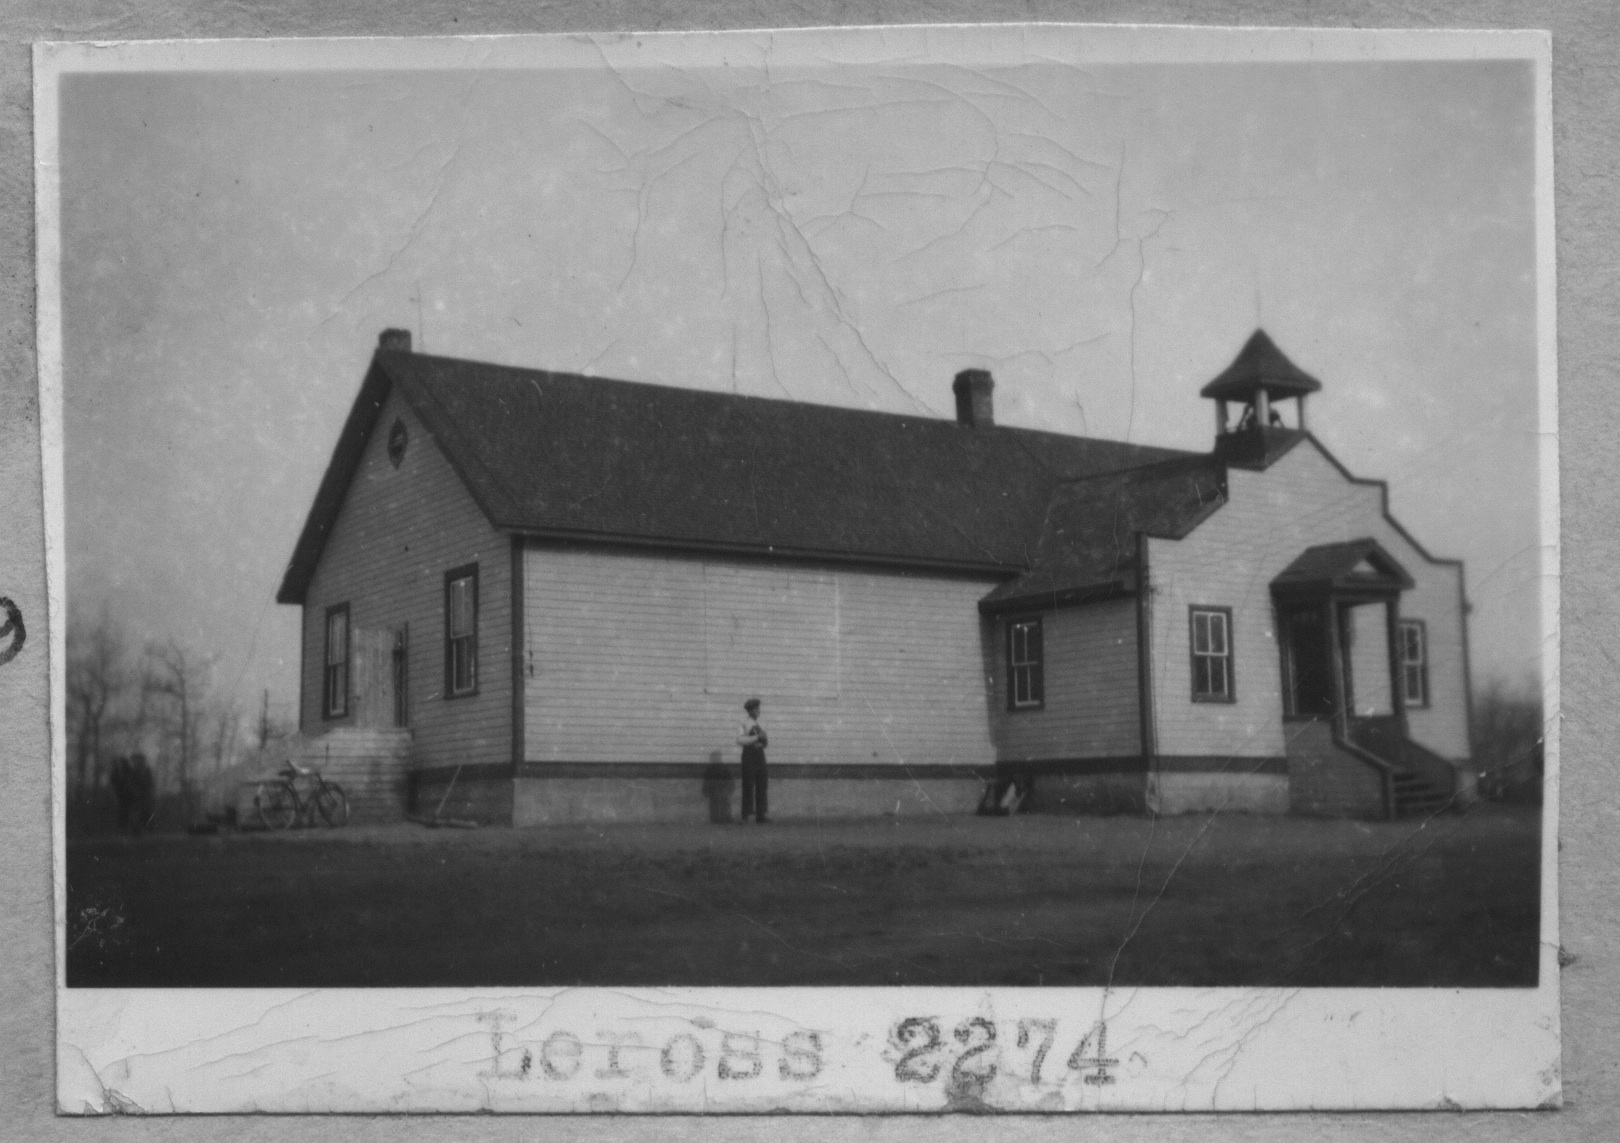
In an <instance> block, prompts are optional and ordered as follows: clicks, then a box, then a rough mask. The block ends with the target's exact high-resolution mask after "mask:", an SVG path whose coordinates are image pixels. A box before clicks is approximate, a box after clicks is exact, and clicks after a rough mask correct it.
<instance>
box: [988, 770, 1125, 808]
mask: <svg viewBox="0 0 1620 1143" xmlns="http://www.w3.org/2000/svg"><path fill="white" fill-rule="evenodd" d="M1031 783H1032V784H1031V786H1030V791H1029V796H1028V797H1027V798H1026V799H1025V800H1024V804H1023V806H1022V807H1020V810H1019V812H1020V813H1026V814H1140V813H1145V812H1146V810H1147V775H1146V774H1142V773H1135V774H1037V775H1035V776H1034V777H1033V778H1032V779H1031Z"/></svg>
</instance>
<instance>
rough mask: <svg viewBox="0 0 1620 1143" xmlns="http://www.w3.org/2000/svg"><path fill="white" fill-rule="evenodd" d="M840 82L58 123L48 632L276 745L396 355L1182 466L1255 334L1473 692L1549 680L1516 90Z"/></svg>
mask: <svg viewBox="0 0 1620 1143" xmlns="http://www.w3.org/2000/svg"><path fill="white" fill-rule="evenodd" d="M761 42H763V41H761ZM864 54H865V56H866V57H867V58H866V60H865V61H864V62H862V63H859V64H851V63H843V64H827V65H822V66H805V65H804V64H802V63H793V62H780V61H777V60H776V59H774V58H767V57H766V56H765V55H764V54H763V53H762V52H760V51H753V52H748V51H741V52H734V53H732V58H730V59H728V60H727V61H726V62H725V63H724V65H722V66H705V67H700V68H693V67H681V66H674V65H672V63H671V62H670V58H669V57H670V55H671V53H670V52H668V51H661V53H660V54H659V55H658V57H657V58H648V59H646V60H645V61H640V59H639V57H634V59H633V60H632V64H633V65H634V64H637V63H639V66H626V65H625V64H624V63H622V62H620V61H622V60H623V59H624V58H625V56H624V51H623V50H622V47H621V50H620V51H619V53H618V56H617V57H616V58H615V63H616V66H613V67H610V66H608V65H607V63H606V62H605V61H606V60H607V59H608V56H607V55H605V54H604V53H603V52H602V51H600V50H596V49H590V50H586V49H584V48H577V50H575V51H574V54H573V56H572V57H571V61H572V62H573V63H574V64H575V65H576V66H571V67H568V68H566V69H552V70H525V69H508V70H499V71H493V70H480V71H474V70H459V71H448V70H447V71H410V72H393V73H389V72H359V71H349V72H330V71H328V72H320V71H286V72H282V73H264V72H254V73H234V74H233V73H211V74H204V73H196V72H192V73H170V74H112V75H93V76H72V77H69V78H68V79H66V80H64V84H63V88H62V104H61V106H62V118H61V132H62V133H61V163H62V168H61V178H62V249H63V341H64V399H65V406H66V407H65V422H64V424H65V442H64V443H65V469H66V485H65V499H66V514H67V533H66V547H67V585H68V590H69V598H70V601H71V605H72V607H73V608H74V609H75V610H78V611H84V610H89V609H94V608H98V607H100V606H101V605H102V603H103V602H104V601H106V602H109V603H110V605H111V607H112V609H113V611H114V612H115V614H117V615H118V616H119V617H120V618H121V619H122V620H123V622H124V623H125V624H126V625H127V626H128V627H129V628H130V629H131V631H132V632H133V633H134V634H135V635H136V636H137V637H138V638H144V637H149V636H158V635H165V636H166V635H170V634H172V635H174V636H176V637H179V638H181V639H182V640H185V641H188V642H190V643H191V644H193V645H194V646H195V647H197V648H198V649H199V650H202V651H205V652H207V653H210V654H213V655H215V656H217V664H216V668H215V679H216V682H217V683H218V684H219V685H220V686H221V687H223V688H224V689H226V690H231V689H235V690H236V691H237V692H238V693H239V694H240V695H241V696H242V699H243V702H244V704H256V702H257V695H258V692H259V690H260V689H261V688H266V687H268V688H269V689H270V690H271V691H272V697H273V700H274V701H278V702H285V703H288V704H290V703H291V702H292V699H293V696H294V694H295V689H294V688H295V686H296V673H297V657H298V647H297V611H296V609H295V608H288V607H281V606H278V605H277V604H275V603H274V602H273V596H274V594H275V591H276V588H277V586H278V584H279V582H280V579H281V576H282V573H283V572H284V570H285V567H286V563H287V560H288V557H289V556H290V554H291V552H292V547H293V544H294V541H295V540H296V538H297V536H298V533H299V530H300V528H301V527H302V525H303V521H304V518H305V515H306V513H307V511H308V509H309V505H310V501H311V499H312V498H313V495H314V492H315V488H316V486H317V484H318V482H319V480H320V477H321V474H322V471H323V469H324V467H325V464H326V462H327V459H328V457H329V456H330V453H331V449H332V446H333V444H334V442H335V440H336V438H337V434H338V430H339V428H340V426H341V424H342V421H343V418H344V416H345V415H346V413H347V411H348V408H349V406H350V403H351V402H352V400H353V398H354V395H355V392H356V390H357V388H358V386H359V384H360V381H361V379H362V376H363V374H364V371H365V368H366V363H367V360H368V358H369V356H370V353H371V351H372V349H373V347H374V346H375V343H376V336H377V333H378V331H379V330H381V329H382V328H383V327H385V326H390V325H395V326H404V327H408V328H410V329H412V330H414V331H415V334H416V339H417V347H418V348H425V349H426V350H427V351H429V352H432V353H438V354H448V355H454V356H462V357H469V358H476V359H481V360H488V361H498V362H504V363H510V364H519V365H527V366H533V367H537V368H546V369H557V370H573V371H582V372H588V373H594V374H598V375H601V376H610V377H621V378H627V379H631V380H638V381H655V382H660V383H664V384H671V385H682V386H691V387H701V388H715V389H727V390H735V391H737V392H741V393H750V394H757V395H763V396H776V397H791V398H793V399H795V400H803V401H814V402H823V403H831V404H840V405H851V406H857V407H863V408H874V409H883V410H889V411H895V412H919V411H921V412H927V413H931V414H935V415H939V416H946V415H949V413H950V411H951V408H952V401H951V395H950V381H951V378H952V376H953V375H954V374H955V373H956V371H957V370H959V369H962V368H965V367H968V366H982V367H987V368H989V369H991V370H992V371H993V372H994V374H995V377H996V383H997V386H996V414H997V419H998V420H999V421H1001V422H1003V423H1006V424H1013V425H1021V426H1027V427H1039V428H1046V429H1053V430H1057V431H1062V432H1072V433H1086V434H1090V435H1095V436H1102V437H1109V438H1116V439H1130V440H1134V441H1142V442H1150V443H1154V444H1163V445H1171V446H1177V447H1183V448H1190V449H1206V448H1208V447H1209V444H1210V438H1211V434H1212V422H1213V417H1212V414H1211V412H1210V411H1209V408H1208V403H1207V402H1205V401H1202V400H1200V399H1199V397H1198V389H1199V387H1200V386H1201V385H1202V384H1203V383H1204V382H1205V381H1207V380H1208V379H1209V378H1210V377H1212V376H1213V375H1214V374H1215V373H1217V372H1218V371H1219V370H1220V369H1222V368H1223V367H1224V366H1225V365H1226V364H1227V362H1228V361H1229V360H1230V359H1231V357H1232V355H1233V354H1234V353H1235V352H1236V351H1237V350H1238V348H1239V347H1240V346H1241V345H1242V343H1243V341H1244V340H1245V339H1246V338H1247V337H1248V336H1249V334H1250V333H1251V332H1252V331H1253V329H1254V328H1255V327H1256V326H1257V325H1262V326H1264V327H1265V329H1266V330H1267V331H1268V332H1269V333H1271V335H1272V336H1273V338H1274V339H1275V340H1276V341H1277V343H1278V344H1279V345H1280V346H1281V347H1282V348H1283V350H1284V351H1285V352H1286V353H1288V354H1289V355H1290V356H1291V357H1292V358H1293V359H1294V361H1295V362H1296V363H1297V364H1299V365H1300V366H1301V367H1303V368H1304V369H1306V370H1308V371H1309V372H1311V373H1313V374H1314V375H1315V376H1317V377H1318V378H1319V379H1320V380H1321V381H1322V384H1323V392H1322V393H1321V394H1320V395H1319V397H1317V398H1314V399H1313V406H1312V409H1311V427H1312V429H1313V430H1314V431H1315V432H1316V433H1317V435H1318V436H1319V437H1320V438H1321V439H1322V441H1323V442H1324V443H1325V444H1326V445H1327V447H1328V448H1329V449H1331V450H1332V451H1333V452H1334V453H1335V454H1336V455H1337V456H1338V457H1339V458H1340V459H1341V460H1342V461H1344V462H1345V463H1346V464H1347V465H1348V466H1349V467H1350V468H1351V469H1352V470H1353V471H1355V472H1356V473H1357V474H1358V475H1362V476H1368V477H1379V478H1385V479H1388V480H1389V481H1390V502H1391V507H1392V509H1393V511H1394V513H1395V515H1396V516H1397V518H1399V519H1400V520H1401V521H1402V522H1403V523H1405V524H1406V525H1407V526H1408V527H1409V528H1410V529H1411V530H1412V531H1413V532H1414V533H1415V534H1416V536H1417V537H1418V539H1419V540H1420V541H1421V542H1423V543H1424V544H1425V545H1426V546H1427V547H1428V548H1429V550H1430V551H1432V552H1434V553H1436V554H1439V555H1446V556H1458V557H1461V558H1463V559H1464V560H1466V561H1467V574H1468V586H1469V591H1470V596H1471V598H1472V600H1473V603H1474V612H1473V615H1472V620H1471V623H1472V626H1471V636H1472V639H1473V655H1474V677H1475V680H1476V683H1487V682H1490V681H1492V680H1495V679H1500V680H1504V681H1508V682H1510V683H1520V682H1528V681H1529V680H1531V679H1533V678H1534V677H1535V675H1536V665H1537V662H1538V656H1539V654H1540V648H1539V640H1538V631H1539V618H1538V604H1537V596H1536V574H1537V564H1536V558H1537V557H1536V553H1537V547H1536V544H1537V535H1538V532H1537V526H1538V525H1537V505H1538V493H1537V490H1536V473H1537V467H1536V451H1535V450H1536V381H1535V367H1536V346H1535V280H1534V237H1535V233H1534V223H1535V212H1534V204H1533V162H1532V161H1533V118H1532V81H1531V67H1530V65H1529V64H1528V63H1517V62H1488V61H1487V62H1435V63H1408V62H1383V63H1377V62H1371V63H1310V64H1305V63H1298V64H1286V63H1221V64H1196V65H1194V64H1171V65H1149V64H1120V65H1088V66H1086V67H1084V68H1081V67H1077V66H1073V65H1071V64H1067V63H1063V62H1060V60H1058V59H1054V58H1045V57H1042V58H1035V57H1034V56H1033V55H1032V56H1031V57H1030V58H1028V59H1027V60H1026V61H1025V62H1022V63H1019V62H1016V61H1015V60H1014V61H1009V60H1007V59H1006V54H1005V52H1003V53H1001V56H1002V60H1001V62H1000V63H998V64H997V66H994V67H983V66H973V63H974V56H973V53H972V51H971V50H963V49H962V48H961V45H960V42H958V43H957V44H956V46H954V47H953V48H952V49H951V50H950V51H949V52H940V53H932V54H931V53H911V54H910V55H908V57H907V58H906V59H904V60H896V59H886V58H885V57H886V55H887V54H888V53H886V52H885V51H868V52H865V53H864ZM1048 54H1049V53H1048ZM651 55H652V53H649V56H651ZM941 55H944V56H945V57H946V58H944V59H941V58H940V56H941ZM288 709H290V706H289V708H288Z"/></svg>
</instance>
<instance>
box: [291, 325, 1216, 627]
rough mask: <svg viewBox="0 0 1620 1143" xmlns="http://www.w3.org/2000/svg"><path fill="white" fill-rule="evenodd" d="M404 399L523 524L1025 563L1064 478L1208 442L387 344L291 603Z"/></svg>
mask: <svg viewBox="0 0 1620 1143" xmlns="http://www.w3.org/2000/svg"><path fill="white" fill-rule="evenodd" d="M393 392H397V393H398V394H399V395H400V396H401V398H402V399H403V400H404V401H405V402H407V404H408V405H409V406H410V408H411V409H412V411H413V412H414V413H415V414H416V415H417V417H418V418H419V419H420V420H421V421H422V423H423V425H424V427H425V428H426V429H427V431H428V432H429V433H430V434H431V435H432V436H433V438H434V440H435V441H436V442H437V443H438V445H439V447H440V448H441V449H442V450H443V451H444V453H445V456H446V457H447V459H448V460H449V461H450V463H451V465H452V466H453V467H454V468H455V470H456V471H457V473H458V474H459V475H460V476H461V478H462V480H463V481H464V482H465V483H466V485H467V488H468V491H469V492H470V493H471V494H472V496H473V499H474V500H475V501H476V503H477V504H478V505H479V507H480V508H481V509H482V510H483V512H484V513H485V514H486V515H487V516H488V517H489V520H490V522H491V523H492V524H494V525H495V526H496V527H498V528H501V529H504V530H507V531H510V532H515V533H520V534H524V535H536V536H551V537H560V538H577V539H599V540H614V541H626V542H642V543H654V544H658V545H661V546H686V547H693V548H701V549H712V550H724V551H734V552H758V553H772V554H776V555H800V556H806V557H817V558H835V559H858V560H866V561H878V562H884V563H891V564H900V565H909V566H918V567H925V566H926V567H936V568H942V569H950V570H960V571H985V572H994V573H999V574H1007V575H1011V574H1015V573H1017V572H1020V571H1023V570H1024V569H1026V568H1028V567H1030V565H1031V564H1032V562H1033V561H1034V551H1033V546H1034V543H1035V539H1036V537H1037V536H1039V535H1040V533H1041V525H1042V521H1043V519H1044V517H1045V515H1046V513H1047V507H1048V504H1049V502H1050V501H1051V500H1052V495H1053V491H1054V489H1056V488H1057V487H1058V485H1059V484H1061V483H1062V482H1064V481H1073V480H1077V479H1083V478H1086V477H1091V476H1095V475H1098V474H1102V473H1108V472H1117V471H1119V470H1122V469H1127V468H1133V467H1141V466H1143V465H1149V464H1154V463H1156V462H1160V461H1163V460H1166V459H1168V458H1176V457H1187V456H1191V455H1193V454H1188V453H1183V452H1178V451H1176V450H1172V449H1163V448H1154V447H1150V446H1145V445H1132V444H1124V443H1121V442H1118V441H1107V440H1096V439H1091V438H1085V437H1071V436H1065V435H1062V434H1058V433H1047V432H1039V431H1035V430H1030V429H1016V428H1009V427H1006V426H981V427H975V428H967V427H964V426H961V425H958V424H957V423H956V422H954V421H946V420H941V419H938V418H934V417H926V416H910V415H898V414H892V413H874V412H868V411H864V410H856V409H844V408H836V407H831V406H824V405H811V404H805V403H801V402H795V401H779V400H771V399H766V398H761V397H744V396H739V395H735V394H730V393H716V392H708V391H703V390H692V389H679V388H672V387H668V386H662V385H648V384H643V383H638V382H630V381H615V380H608V379H604V378H594V377H582V376H579V375H576V374H568V373H551V372H545V371H542V370H531V369H518V368H513V367H509V366H502V365H489V364H483V363H479V362H472V361H462V360H458V359H454V358H444V357H431V356H427V355H425V354H415V353H409V352H402V351H393V350H379V351H378V352H377V353H376V355H375V356H374V357H373V359H372V366H371V369H370V371H369V372H368V373H367V376H366V379H365V382H364V383H363V385H362V386H361V391H360V394H359V396H358V397H357V399H356V401H355V404H354V407H353V408H352V410H351V411H350V414H349V419H348V421H347V423H346V424H345V426H344V429H343V432H342V434H341V435H340V437H339V440H338V445H337V448H336V450H335V451H334V454H333V457H332V461H331V463H330V465H329V466H328V469H327V473H326V476H325V479H324V480H323V481H322V483H321V487H320V491H319V492H318V493H317V495H316V498H315V503H314V506H313V507H312V508H311V510H310V514H309V518H308V520H307V521H306V523H305V525H304V530H303V533H302V535H301V536H300V537H299V541H298V544H297V547H296V548H295V549H294V553H293V558H292V561H291V562H290V564H289V566H288V568H287V573H286V576H285V577H284V579H283V581H282V585H281V589H280V591H279V592H278V593H277V596H276V598H277V600H278V601H279V602H282V603H302V602H303V599H304V595H305V593H306V591H307V590H308V587H309V582H310V578H311V577H312V576H313V574H314V570H315V565H316V563H317V562H318V560H319V558H320V554H321V551H322V549H323V548H324V546H325V542H326V537H327V536H328V535H329V533H330V530H331V527H332V525H333V523H334V522H335V520H336V518H337V512H338V508H339V507H340V506H341V503H342V500H343V496H344V494H345V492H346V491H347V488H348V485H349V482H350V480H352V479H353V476H354V472H355V470H356V468H357V467H358V465H359V461H360V457H361V454H362V453H363V452H364V449H365V445H366V441H367V440H368V439H369V437H370V434H371V432H372V431H373V430H374V428H375V425H376V420H377V416H378V413H379V412H380V411H381V409H382V406H383V404H384V402H385V401H386V400H387V398H388V396H389V395H390V393H393Z"/></svg>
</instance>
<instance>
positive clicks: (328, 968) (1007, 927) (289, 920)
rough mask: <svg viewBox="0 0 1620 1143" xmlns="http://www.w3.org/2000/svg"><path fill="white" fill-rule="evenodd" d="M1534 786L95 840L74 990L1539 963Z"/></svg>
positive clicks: (74, 959)
mask: <svg viewBox="0 0 1620 1143" xmlns="http://www.w3.org/2000/svg"><path fill="white" fill-rule="evenodd" d="M1539 852H1540V829H1539V810H1538V809H1536V808H1533V807H1497V806H1488V807H1479V808H1476V809H1475V810H1474V811H1473V812H1471V813H1470V814H1468V815H1466V816H1464V815H1444V816H1440V817H1437V818H1434V819H1432V820H1429V821H1427V822H1422V821H1417V820H1411V821H1401V822H1379V823H1367V822H1349V821H1318V820H1307V819H1300V818H1291V817H1256V816H1248V815H1242V814H1220V815H1195V816H1188V817H1176V818H1161V819H1158V820H1153V819H1149V818H1143V817H1108V818H1098V817H1091V818H1065V817H1048V816H1025V817H1017V818H999V819H998V818H971V817H962V818H940V819H932V820H924V819H899V820H896V819H876V820H859V821H837V822H791V821H783V822H778V823H773V824H772V825H769V826H740V825H726V826H720V825H716V826H706V827H699V826H629V825H620V826H608V827H584V826H578V827H551V828H542V829H485V830H477V831H461V830H426V829H422V828H420V827H416V826H408V825H401V826H387V827H363V828H355V827H350V828H348V829H343V830H336V831H316V830H301V831H296V832H293V833H288V834H274V835H272V834H262V833H261V834H247V833H244V834H227V835H221V836H216V837H163V836H152V837H145V838H140V839H125V838H117V839H106V840H97V841H92V840H85V841H73V842H70V844H69V847H68V915H69V920H68V941H69V951H68V961H67V964H68V983H69V984H70V985H74V986H98V985H117V986H165V987H174V986H184V985H207V986H216V987H218V986H264V985H281V986H292V985H296V986H329V987H330V986H428V985H523V984H529V985H542V984H554V985H555V984H594V985H614V984H649V985H651V984H688V985H743V984H747V985H786V984H809V985H880V984H952V985H978V984H1000V985H1100V984H1104V983H1107V982H1109V981H1110V980H1111V981H1112V982H1113V983H1114V984H1116V985H1161V986H1163V985H1309V986H1341V985H1346V986H1347V985H1360V986H1376V985H1388V986H1507V985H1532V984H1534V983H1535V980H1536V964H1537V918H1538V903H1539V902H1538V895H1539V890H1538V887H1539Z"/></svg>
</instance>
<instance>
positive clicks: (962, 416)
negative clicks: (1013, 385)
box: [951, 369, 996, 429]
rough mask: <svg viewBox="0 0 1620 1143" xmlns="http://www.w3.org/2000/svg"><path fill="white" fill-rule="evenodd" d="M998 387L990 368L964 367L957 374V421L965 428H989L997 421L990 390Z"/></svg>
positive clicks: (953, 385) (952, 389)
mask: <svg viewBox="0 0 1620 1143" xmlns="http://www.w3.org/2000/svg"><path fill="white" fill-rule="evenodd" d="M995 387H996V383H995V381H994V380H993V379H992V378H991V376H990V371H989V370H988V369H964V370H962V372H960V373H958V374H957V375H956V381H955V383H953V384H952V385H951V392H953V393H955V394H956V423H957V424H959V425H962V426H964V427H965V428H970V429H975V428H989V427H990V426H991V425H993V424H995V423H996V415H995V406H994V404H993V403H992V402H991V400H990V391H991V390H992V389H994V388H995Z"/></svg>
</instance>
